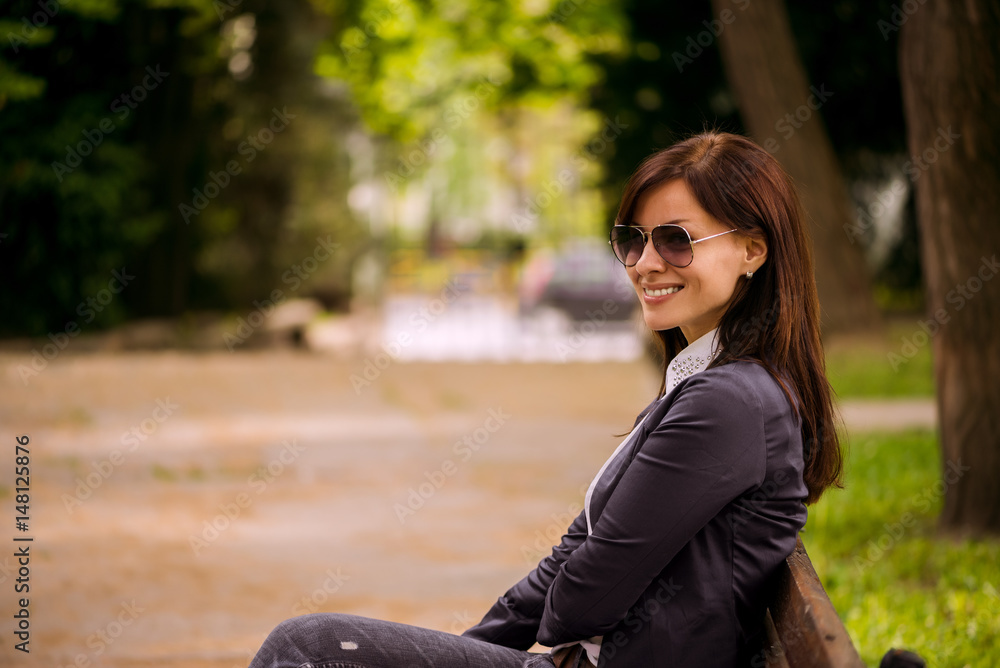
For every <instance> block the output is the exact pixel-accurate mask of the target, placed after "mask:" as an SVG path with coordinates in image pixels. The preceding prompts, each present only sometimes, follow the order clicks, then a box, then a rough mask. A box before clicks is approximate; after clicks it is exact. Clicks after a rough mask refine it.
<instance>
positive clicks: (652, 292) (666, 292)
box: [643, 286, 681, 297]
mask: <svg viewBox="0 0 1000 668" xmlns="http://www.w3.org/2000/svg"><path fill="white" fill-rule="evenodd" d="M680 289H681V288H680V286H674V287H671V288H663V289H662V290H650V289H648V288H643V292H645V293H646V296H647V297H664V296H666V295H672V294H674V293H675V292H677V291H679V290H680Z"/></svg>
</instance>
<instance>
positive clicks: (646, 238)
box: [608, 223, 737, 269]
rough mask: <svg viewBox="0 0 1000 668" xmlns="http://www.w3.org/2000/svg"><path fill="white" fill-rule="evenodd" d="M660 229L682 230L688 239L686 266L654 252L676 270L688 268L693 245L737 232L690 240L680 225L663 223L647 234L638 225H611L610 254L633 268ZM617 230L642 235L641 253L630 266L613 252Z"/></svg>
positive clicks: (689, 235) (692, 253)
mask: <svg viewBox="0 0 1000 668" xmlns="http://www.w3.org/2000/svg"><path fill="white" fill-rule="evenodd" d="M661 227H676V228H677V229H679V230H682V231H683V232H684V235H685V236H686V237H687V239H688V243H689V244H690V245H691V259H690V260H689V261H688V263H687V264H674V263H673V262H671V261H670V260H668V259H667V258H665V257H663V254H662V253H660V252H659V251H656V254H657V255H659V256H660V258H661V259H662V260H663V261H664V262H666V263H667V264H669V265H670V266H671V267H677V268H678V269H683V268H684V267H690V266H691V263H692V262H694V245H695V244H700V243H701V242H702V241H708V240H709V239H714V238H715V237H721V236H722V235H724V234H729V233H730V232H736V231H737V230H736V228H735V227H734V228H733V229H731V230H726V231H725V232H719V233H718V234H712V235H709V236H707V237H702V238H701V239H692V238H691V233H690V232H688V231H687V228H684V227H681V226H680V225H677V224H676V223H663V224H661V225H656V226H654V227H653V229H652V230H650V231H649V232H647V231H646V230H644V229H642V228H641V227H639V226H638V225H613V226H612V227H611V235H610V236H611V238H610V239H608V244H609V245H610V246H611V252H612V253H613V254H614V256H615V259H616V260H618V261H619V262H621V263H622V264H623V265H625V266H626V267H634V266H635V265H636V264H638V263H639V260H640V259H642V254H643V253H645V252H646V244H648V243H649V240H650V239H652V238H653V232H655V231H656V230H657V229H659V228H661ZM617 229H629V230H638V231H639V234H641V235H642V252H641V253H639V258H638V259H636V261H635V262H633V263H632V264H625V260H623V259H621V258H620V257H618V253H617V252H616V251H615V244H614V234H615V230H617ZM653 248H654V250H655V249H656V246H655V245H654V246H653Z"/></svg>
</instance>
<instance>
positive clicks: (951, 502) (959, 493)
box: [883, 0, 1000, 534]
mask: <svg viewBox="0 0 1000 668" xmlns="http://www.w3.org/2000/svg"><path fill="white" fill-rule="evenodd" d="M883 27H884V28H885V29H888V30H891V29H899V28H900V27H901V35H900V70H901V80H902V88H903V101H904V108H905V112H906V122H907V135H908V142H909V150H910V154H911V161H910V163H909V164H910V166H911V167H910V177H911V178H912V179H913V180H914V181H915V182H916V197H917V219H918V222H919V229H920V233H921V235H922V236H923V239H922V248H923V251H922V256H923V263H924V276H925V283H926V292H927V302H928V313H927V315H928V319H927V320H926V321H924V322H922V323H921V324H920V329H919V330H918V331H916V332H914V335H913V337H912V338H911V341H912V343H913V344H917V343H918V342H922V343H924V344H925V345H926V342H927V341H928V340H930V341H931V342H932V344H933V351H934V373H935V378H936V381H937V404H938V412H939V416H940V417H939V419H940V432H941V450H942V459H943V462H944V466H943V474H944V483H945V484H946V492H945V497H944V509H943V511H942V514H941V519H940V521H941V525H942V527H943V528H945V529H949V530H955V531H960V532H971V533H974V534H982V533H987V532H992V533H1000V486H998V485H997V480H1000V417H998V416H1000V382H998V380H997V379H998V377H1000V336H998V335H997V331H996V327H997V323H998V322H1000V280H998V279H996V275H997V273H1000V265H998V264H997V254H998V251H1000V214H998V212H1000V188H998V184H1000V125H998V124H997V122H996V114H997V109H1000V81H998V72H1000V6H998V5H997V4H996V3H994V2H990V1H989V0H969V1H968V2H962V3H958V2H931V3H927V4H921V5H917V4H916V3H913V8H912V9H910V5H908V4H906V3H903V5H902V8H896V10H895V11H894V12H893V14H892V15H891V16H889V17H887V20H886V24H885V26H883Z"/></svg>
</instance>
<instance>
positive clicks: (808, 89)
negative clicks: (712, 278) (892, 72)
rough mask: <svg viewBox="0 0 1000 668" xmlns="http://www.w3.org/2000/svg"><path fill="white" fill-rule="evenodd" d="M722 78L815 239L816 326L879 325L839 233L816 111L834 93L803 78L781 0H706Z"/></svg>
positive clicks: (843, 222) (843, 221) (830, 155)
mask: <svg viewBox="0 0 1000 668" xmlns="http://www.w3.org/2000/svg"><path fill="white" fill-rule="evenodd" d="M712 6H713V8H714V11H715V14H716V17H717V18H715V19H714V20H715V21H716V24H717V26H718V28H717V30H715V31H714V32H718V38H719V46H720V48H721V51H722V60H723V64H724V66H725V70H726V74H727V78H728V80H729V83H730V86H731V87H732V89H733V92H734V94H735V96H736V100H737V106H738V107H739V109H740V115H741V116H742V118H743V122H744V125H745V126H746V127H747V129H748V130H749V132H750V134H751V135H752V136H753V137H754V138H755V139H756V140H757V141H758V142H759V143H761V145H762V146H764V148H765V149H767V150H768V151H770V152H771V153H772V154H774V156H775V157H776V158H777V159H778V160H779V161H780V162H781V164H782V165H783V166H784V168H785V169H786V171H788V173H789V175H790V176H791V177H792V179H793V180H794V181H795V182H796V183H797V184H798V188H799V193H800V195H801V198H802V204H803V208H804V209H805V211H806V220H807V222H808V226H809V232H810V236H811V237H812V240H813V245H814V253H813V255H814V261H815V270H816V284H817V289H818V290H819V297H820V305H821V307H822V320H823V329H824V331H826V332H831V331H864V330H870V329H872V328H874V327H877V326H878V323H879V314H878V310H877V308H876V305H875V300H874V297H873V294H872V286H871V281H870V278H869V272H868V269H867V267H866V266H865V263H864V258H863V256H862V254H861V250H860V248H859V247H858V246H856V245H853V244H852V243H851V237H850V236H849V234H847V233H845V230H848V229H849V228H850V227H851V224H852V222H853V218H852V215H851V211H850V200H849V198H848V194H847V188H846V186H845V184H844V179H843V176H842V174H841V169H840V165H839V163H838V161H837V156H836V154H835V152H834V150H833V146H832V144H831V142H830V139H829V136H828V135H827V131H826V128H825V126H824V124H823V121H822V118H821V117H820V113H819V112H820V109H821V107H822V106H823V105H824V104H826V103H827V101H828V100H829V99H830V98H831V97H832V95H834V94H835V91H830V90H828V89H826V88H824V86H823V83H822V82H818V83H815V84H812V85H810V83H809V81H808V79H807V77H806V73H805V68H804V67H803V64H802V60H801V58H800V56H799V53H798V50H797V48H796V45H795V41H794V38H793V35H792V30H791V27H790V24H789V19H788V13H787V10H786V8H785V3H784V2H783V0H755V1H754V2H735V3H734V2H731V0H712Z"/></svg>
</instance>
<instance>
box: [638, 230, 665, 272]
mask: <svg viewBox="0 0 1000 668" xmlns="http://www.w3.org/2000/svg"><path fill="white" fill-rule="evenodd" d="M666 265H667V262H666V260H664V259H663V258H662V257H660V254H659V253H657V252H656V248H655V247H654V245H653V239H652V237H651V236H647V237H646V238H645V243H644V244H643V246H642V255H640V256H639V261H638V262H636V263H635V270H636V271H637V272H639V273H640V274H642V275H643V276H646V275H648V274H650V273H652V272H654V271H659V272H663V271H666Z"/></svg>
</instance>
